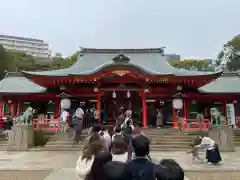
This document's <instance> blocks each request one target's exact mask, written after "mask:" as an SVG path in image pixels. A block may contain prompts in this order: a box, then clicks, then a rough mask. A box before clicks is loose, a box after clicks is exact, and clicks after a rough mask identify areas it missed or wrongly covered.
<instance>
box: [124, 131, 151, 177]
mask: <svg viewBox="0 0 240 180" xmlns="http://www.w3.org/2000/svg"><path fill="white" fill-rule="evenodd" d="M132 147H133V151H134V153H135V155H136V159H134V160H132V161H130V162H128V163H127V164H126V165H125V169H124V172H123V174H122V179H126V180H128V179H131V180H156V176H155V166H156V165H155V164H154V163H152V162H151V161H150V160H148V158H147V156H148V155H149V151H150V141H149V139H148V138H147V137H145V136H143V135H139V136H137V137H135V138H133V140H132Z"/></svg>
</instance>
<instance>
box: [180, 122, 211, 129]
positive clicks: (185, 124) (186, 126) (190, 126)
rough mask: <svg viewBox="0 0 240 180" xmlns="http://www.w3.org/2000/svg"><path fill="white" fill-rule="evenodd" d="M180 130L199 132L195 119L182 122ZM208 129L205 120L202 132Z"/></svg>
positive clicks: (207, 123) (198, 125)
mask: <svg viewBox="0 0 240 180" xmlns="http://www.w3.org/2000/svg"><path fill="white" fill-rule="evenodd" d="M182 128H183V129H184V130H193V131H196V130H200V124H199V123H198V122H197V120H196V119H185V120H182ZM208 129H209V120H208V119H205V120H204V122H203V127H202V130H208Z"/></svg>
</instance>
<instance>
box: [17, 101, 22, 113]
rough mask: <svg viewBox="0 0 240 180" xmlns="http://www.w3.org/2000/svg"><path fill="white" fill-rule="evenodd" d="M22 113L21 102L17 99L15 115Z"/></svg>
mask: <svg viewBox="0 0 240 180" xmlns="http://www.w3.org/2000/svg"><path fill="white" fill-rule="evenodd" d="M21 113H22V101H21V100H20V99H18V106H17V115H20V114H21Z"/></svg>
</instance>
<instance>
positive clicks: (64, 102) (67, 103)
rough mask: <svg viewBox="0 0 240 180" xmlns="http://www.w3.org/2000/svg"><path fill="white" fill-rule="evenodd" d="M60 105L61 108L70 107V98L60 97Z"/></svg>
mask: <svg viewBox="0 0 240 180" xmlns="http://www.w3.org/2000/svg"><path fill="white" fill-rule="evenodd" d="M60 105H61V109H70V107H71V100H70V99H62V100H61V104H60Z"/></svg>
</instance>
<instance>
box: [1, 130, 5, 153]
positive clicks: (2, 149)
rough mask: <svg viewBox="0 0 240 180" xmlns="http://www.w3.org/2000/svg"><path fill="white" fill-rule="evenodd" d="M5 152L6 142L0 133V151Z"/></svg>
mask: <svg viewBox="0 0 240 180" xmlns="http://www.w3.org/2000/svg"><path fill="white" fill-rule="evenodd" d="M6 150H7V140H6V139H5V138H4V137H3V135H2V132H0V151H6Z"/></svg>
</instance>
